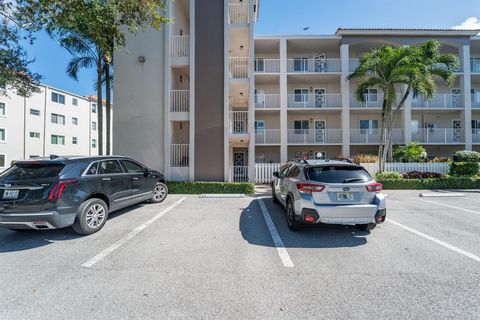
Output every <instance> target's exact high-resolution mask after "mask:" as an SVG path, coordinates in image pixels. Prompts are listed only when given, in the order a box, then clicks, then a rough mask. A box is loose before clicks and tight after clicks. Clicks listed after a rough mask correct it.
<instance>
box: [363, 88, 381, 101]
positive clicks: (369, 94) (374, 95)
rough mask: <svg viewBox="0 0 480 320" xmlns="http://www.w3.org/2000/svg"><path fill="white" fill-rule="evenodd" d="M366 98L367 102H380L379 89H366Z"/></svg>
mask: <svg viewBox="0 0 480 320" xmlns="http://www.w3.org/2000/svg"><path fill="white" fill-rule="evenodd" d="M365 100H366V101H367V102H378V90H377V89H367V90H365Z"/></svg>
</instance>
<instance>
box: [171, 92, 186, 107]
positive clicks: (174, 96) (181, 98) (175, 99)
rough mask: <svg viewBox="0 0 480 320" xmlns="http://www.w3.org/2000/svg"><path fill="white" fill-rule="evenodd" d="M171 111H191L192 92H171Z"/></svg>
mask: <svg viewBox="0 0 480 320" xmlns="http://www.w3.org/2000/svg"><path fill="white" fill-rule="evenodd" d="M170 111H171V112H188V111H190V90H170Z"/></svg>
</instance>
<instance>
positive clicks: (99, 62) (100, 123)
mask: <svg viewBox="0 0 480 320" xmlns="http://www.w3.org/2000/svg"><path fill="white" fill-rule="evenodd" d="M102 74H103V70H102V55H101V52H100V50H98V58H97V115H98V124H97V132H98V146H97V147H98V154H99V155H103V101H102Z"/></svg>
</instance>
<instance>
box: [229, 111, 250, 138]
mask: <svg viewBox="0 0 480 320" xmlns="http://www.w3.org/2000/svg"><path fill="white" fill-rule="evenodd" d="M230 133H232V134H247V133H248V111H230Z"/></svg>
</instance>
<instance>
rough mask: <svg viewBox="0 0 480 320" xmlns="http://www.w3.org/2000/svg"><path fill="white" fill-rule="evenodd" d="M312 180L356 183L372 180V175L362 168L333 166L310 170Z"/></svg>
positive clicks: (308, 172) (309, 175)
mask: <svg viewBox="0 0 480 320" xmlns="http://www.w3.org/2000/svg"><path fill="white" fill-rule="evenodd" d="M307 174H308V177H309V179H310V180H313V181H318V182H325V183H355V182H368V181H370V180H372V177H371V176H370V174H369V173H368V172H367V171H366V170H365V169H363V168H361V167H355V166H342V165H331V166H321V167H313V168H309V169H308V171H307Z"/></svg>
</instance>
